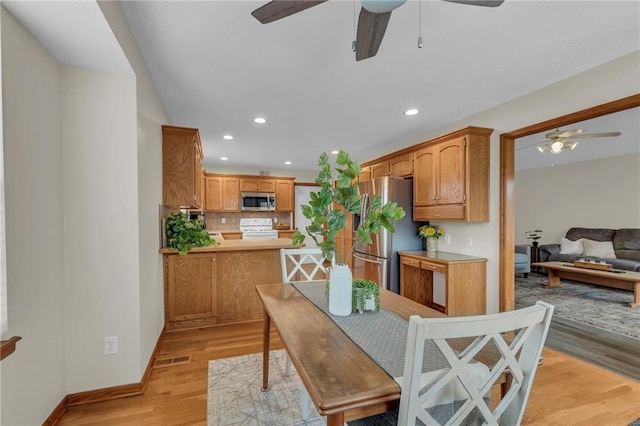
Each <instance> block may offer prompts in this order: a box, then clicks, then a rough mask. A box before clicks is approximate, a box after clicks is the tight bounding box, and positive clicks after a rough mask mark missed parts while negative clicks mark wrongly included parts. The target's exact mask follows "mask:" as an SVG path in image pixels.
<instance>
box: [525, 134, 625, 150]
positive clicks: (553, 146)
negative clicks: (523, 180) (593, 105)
mask: <svg viewBox="0 0 640 426" xmlns="http://www.w3.org/2000/svg"><path fill="white" fill-rule="evenodd" d="M621 134H622V133H620V132H606V133H582V129H571V130H560V129H556V130H555V131H553V132H549V133H547V134H546V135H544V137H545V141H544V142H543V143H541V144H536V145H537V147H536V148H537V149H538V151H540V153H541V154H543V153H544V152H546V151H549V152H550V153H551V154H560V153H561V152H562V151H563V150H565V149H575V147H576V146H578V141H576V140H575V139H586V138H608V137H615V136H620V135H621ZM531 146H533V145H529V146H525V147H522V148H520V149H524V148H529V147H531ZM520 149H519V150H520Z"/></svg>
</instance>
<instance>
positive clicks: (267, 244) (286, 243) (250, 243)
mask: <svg viewBox="0 0 640 426" xmlns="http://www.w3.org/2000/svg"><path fill="white" fill-rule="evenodd" d="M218 242H219V243H220V245H217V246H210V247H193V248H192V249H191V250H190V251H189V253H209V252H217V251H244V250H280V249H282V248H295V247H302V246H304V244H303V245H299V244H292V243H291V238H265V239H255V240H222V241H218ZM160 253H162V254H178V251H177V250H176V249H169V248H162V249H160Z"/></svg>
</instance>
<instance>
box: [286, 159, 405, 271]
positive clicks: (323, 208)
mask: <svg viewBox="0 0 640 426" xmlns="http://www.w3.org/2000/svg"><path fill="white" fill-rule="evenodd" d="M336 164H337V167H335V171H336V172H337V175H336V177H335V179H334V177H333V175H332V173H331V163H330V162H329V156H328V155H327V153H326V152H323V153H322V154H321V155H320V158H319V159H318V165H319V166H320V173H319V174H318V177H317V179H316V183H317V184H319V185H320V188H321V189H320V191H318V192H311V193H310V194H309V196H310V201H309V204H305V205H302V214H303V215H304V217H306V218H307V219H310V220H311V224H310V225H308V226H307V227H306V228H305V229H306V231H307V233H308V234H309V235H310V236H311V238H313V240H314V241H315V243H316V244H317V246H318V247H319V248H320V249H321V250H322V256H323V257H324V258H325V259H327V260H331V259H333V256H335V255H336V237H337V236H338V234H339V233H340V231H342V230H343V229H345V227H346V225H347V217H348V215H350V214H353V213H361V211H360V209H361V207H360V199H361V196H360V194H358V186H359V184H360V164H359V163H358V162H357V161H353V160H351V156H350V155H349V154H348V153H346V152H344V151H340V152H339V153H338V156H337V159H336ZM366 213H367V214H366V215H362V217H363V220H362V221H361V222H360V226H359V227H358V229H357V232H356V238H355V242H354V245H353V246H352V247H351V248H350V250H349V251H346V250H344V251H343V252H344V256H345V257H348V256H349V254H350V253H351V251H353V248H354V246H355V243H367V244H371V243H372V242H373V240H372V239H371V234H377V233H378V232H380V229H381V228H383V227H384V228H385V229H388V230H389V231H390V232H395V228H394V227H393V223H392V222H393V221H395V220H400V219H402V218H403V217H404V216H405V214H406V213H405V211H404V209H403V208H402V207H398V204H397V203H395V202H392V201H389V202H387V203H386V204H384V205H382V200H381V198H380V196H379V195H376V196H374V197H373V199H372V200H371V203H370V208H369V210H368V211H367V212H366ZM291 238H292V239H293V243H294V244H301V243H303V242H304V240H305V235H304V234H302V233H301V232H300V231H296V232H295V233H294V234H293V235H292V237H291ZM336 263H345V259H338V258H336Z"/></svg>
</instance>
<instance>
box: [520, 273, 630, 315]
mask: <svg viewBox="0 0 640 426" xmlns="http://www.w3.org/2000/svg"><path fill="white" fill-rule="evenodd" d="M531 266H537V267H541V268H546V269H547V270H548V271H549V285H548V286H547V287H549V288H554V287H561V286H562V284H561V283H560V278H566V279H568V280H575V281H582V282H587V283H590V284H596V285H601V286H606V287H613V288H620V289H623V290H631V291H633V302H631V303H629V307H631V308H637V307H639V306H640V273H638V272H634V271H625V270H622V269H614V270H612V271H603V270H598V269H587V268H579V267H577V266H573V264H571V263H566V262H536V263H532V264H531Z"/></svg>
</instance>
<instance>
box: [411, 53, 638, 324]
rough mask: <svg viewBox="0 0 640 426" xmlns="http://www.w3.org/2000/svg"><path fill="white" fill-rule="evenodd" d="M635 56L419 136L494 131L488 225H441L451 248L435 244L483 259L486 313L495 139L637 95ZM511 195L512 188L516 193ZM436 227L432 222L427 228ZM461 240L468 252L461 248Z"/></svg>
mask: <svg viewBox="0 0 640 426" xmlns="http://www.w3.org/2000/svg"><path fill="white" fill-rule="evenodd" d="M639 74H640V52H634V53H632V54H629V55H626V56H624V57H622V58H619V59H617V60H615V61H612V62H609V63H606V64H603V65H601V66H599V67H596V68H593V69H591V70H589V71H586V72H584V73H581V74H578V75H576V76H573V77H571V78H568V79H566V80H563V81H560V82H558V83H556V84H553V85H550V86H548V87H545V88H543V89H540V90H537V91H535V92H533V93H530V94H528V95H525V96H522V97H520V98H517V99H514V100H512V101H509V102H506V103H504V104H502V105H499V106H497V107H495V108H491V109H489V110H486V111H483V112H481V113H479V114H476V115H473V116H471V117H468V118H466V119H464V120H460V121H458V122H456V123H453V124H451V125H449V126H446V127H444V128H442V129H440V130H439V131H436V132H428V133H425V134H424V137H423V138H421V140H417V141H414V142H413V143H419V142H421V141H424V140H429V139H432V138H434V137H437V136H440V135H443V134H446V133H449V132H452V131H454V130H458V129H460V128H463V127H466V126H470V125H472V126H480V127H489V128H492V129H495V130H494V132H493V134H492V135H491V157H490V167H491V171H490V184H489V186H490V188H489V192H490V203H489V204H490V205H489V208H490V221H489V222H487V223H469V224H465V223H453V222H449V223H441V225H443V226H444V227H445V229H446V231H447V233H448V234H449V235H450V236H451V237H452V242H451V245H444V244H443V243H444V241H443V239H440V240H439V241H438V249H439V250H444V251H453V252H458V253H465V254H470V255H476V256H483V257H486V258H488V259H489V262H488V265H487V310H488V311H489V312H497V311H498V296H499V267H500V265H499V250H500V135H501V134H502V133H506V132H509V131H513V130H516V129H519V128H522V127H525V126H528V125H530V124H534V123H538V122H541V121H544V120H547V119H551V118H554V117H558V116H561V115H564V114H569V113H572V112H575V111H578V110H582V109H585V108H589V107H592V106H595V105H599V104H603V103H605V102H609V101H613V100H616V99H620V98H623V97H626V96H630V95H633V94H636V93H639V92H640V79H639V78H638V75H639ZM516 192H517V188H516ZM433 223H436V222H433ZM465 237H471V240H472V246H471V247H465Z"/></svg>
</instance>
